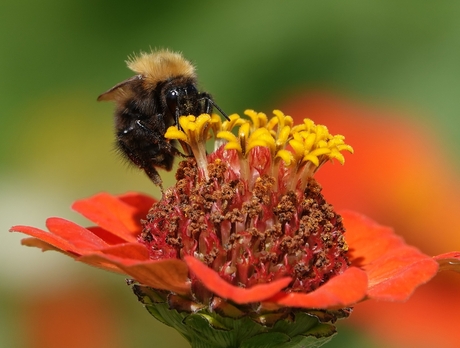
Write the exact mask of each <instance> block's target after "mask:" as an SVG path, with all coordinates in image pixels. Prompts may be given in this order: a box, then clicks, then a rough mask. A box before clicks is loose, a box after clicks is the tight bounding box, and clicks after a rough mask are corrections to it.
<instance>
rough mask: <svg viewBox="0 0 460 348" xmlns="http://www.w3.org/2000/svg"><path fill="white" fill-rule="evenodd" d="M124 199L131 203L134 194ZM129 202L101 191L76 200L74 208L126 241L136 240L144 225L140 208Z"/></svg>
mask: <svg viewBox="0 0 460 348" xmlns="http://www.w3.org/2000/svg"><path fill="white" fill-rule="evenodd" d="M124 199H125V201H128V202H129V203H132V201H134V198H133V196H125V198H124ZM141 201H143V200H142V199H141ZM129 203H127V202H124V201H123V200H122V199H120V198H118V197H115V196H112V195H110V194H108V193H99V194H97V195H94V196H92V197H90V198H87V199H82V200H78V201H76V202H75V203H74V204H73V205H72V209H74V210H75V211H77V212H79V213H80V214H82V215H83V216H84V217H86V218H87V219H89V220H91V221H92V222H94V223H95V224H96V225H98V226H100V227H102V228H103V229H105V230H107V231H109V232H111V233H113V234H114V235H116V236H118V237H120V238H121V239H123V240H124V241H127V242H135V241H136V240H137V237H136V236H137V235H139V234H140V232H141V230H142V227H141V224H140V217H139V210H138V209H137V207H136V206H133V205H131V204H129ZM143 209H145V207H143ZM143 217H145V215H143Z"/></svg>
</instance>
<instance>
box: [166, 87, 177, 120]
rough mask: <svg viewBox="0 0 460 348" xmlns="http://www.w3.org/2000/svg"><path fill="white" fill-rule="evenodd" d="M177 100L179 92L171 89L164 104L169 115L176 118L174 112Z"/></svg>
mask: <svg viewBox="0 0 460 348" xmlns="http://www.w3.org/2000/svg"><path fill="white" fill-rule="evenodd" d="M178 99H179V92H178V91H177V89H171V90H169V91H168V93H167V94H166V104H167V105H168V109H169V110H170V111H171V114H173V115H174V116H176V111H177V108H178V105H177V104H178Z"/></svg>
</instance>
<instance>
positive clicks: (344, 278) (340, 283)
mask: <svg viewBox="0 0 460 348" xmlns="http://www.w3.org/2000/svg"><path fill="white" fill-rule="evenodd" d="M366 291H367V276H366V273H365V272H364V271H362V270H361V269H359V268H357V267H350V268H348V269H347V270H346V271H345V272H343V273H342V274H340V275H338V276H336V277H334V278H332V279H330V280H329V281H328V282H327V283H325V284H324V285H321V286H320V287H319V288H318V289H316V290H314V291H312V292H310V293H298V292H295V293H294V292H291V293H280V294H277V295H275V296H274V297H272V298H271V299H269V301H270V302H275V303H277V304H279V305H283V306H288V307H301V308H319V309H327V308H341V307H346V306H350V305H353V304H354V303H356V302H358V301H360V300H362V299H363V298H364V297H365V296H366Z"/></svg>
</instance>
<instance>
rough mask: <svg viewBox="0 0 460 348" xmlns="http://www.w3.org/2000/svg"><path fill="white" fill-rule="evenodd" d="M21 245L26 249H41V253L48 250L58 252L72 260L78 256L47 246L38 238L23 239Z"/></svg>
mask: <svg viewBox="0 0 460 348" xmlns="http://www.w3.org/2000/svg"><path fill="white" fill-rule="evenodd" d="M48 234H49V233H48ZM21 244H22V245H25V246H28V247H35V248H39V249H42V251H48V250H54V251H58V252H60V253H63V254H65V255H67V256H70V257H72V258H76V257H77V256H78V255H77V254H75V253H70V252H67V251H64V250H62V249H59V248H56V247H55V246H53V245H51V244H48V243H47V242H44V241H42V240H41V239H38V238H24V239H21Z"/></svg>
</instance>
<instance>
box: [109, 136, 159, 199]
mask: <svg viewBox="0 0 460 348" xmlns="http://www.w3.org/2000/svg"><path fill="white" fill-rule="evenodd" d="M118 147H119V148H120V150H121V151H122V152H123V153H124V154H125V155H126V156H127V157H128V158H129V160H130V161H131V162H133V163H134V164H135V165H136V166H138V167H139V168H140V169H142V170H144V172H145V174H147V176H148V177H149V178H150V180H152V182H153V183H154V184H155V185H157V186H159V187H160V190H161V192H163V180H161V177H160V174H158V172H157V170H156V169H155V167H153V166H152V165H148V164H147V163H145V161H143V160H142V159H141V158H140V157H139V156H137V155H136V154H135V153H134V152H133V151H131V149H130V148H129V147H128V146H126V144H125V143H124V142H123V141H121V140H118Z"/></svg>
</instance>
